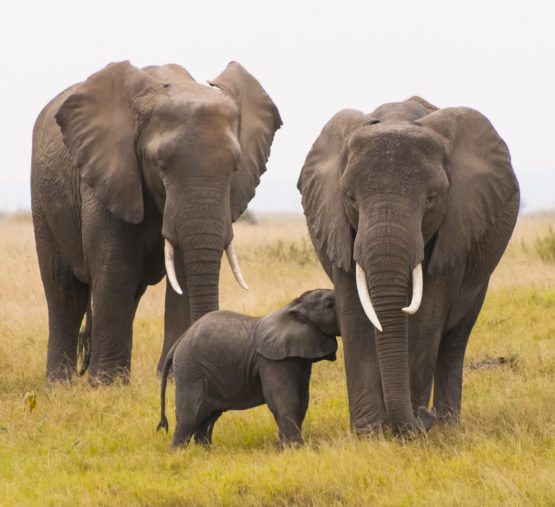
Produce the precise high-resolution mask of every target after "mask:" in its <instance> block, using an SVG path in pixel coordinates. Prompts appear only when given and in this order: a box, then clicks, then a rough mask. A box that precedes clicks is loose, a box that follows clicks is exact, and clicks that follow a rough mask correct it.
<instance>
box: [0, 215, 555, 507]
mask: <svg viewBox="0 0 555 507" xmlns="http://www.w3.org/2000/svg"><path fill="white" fill-rule="evenodd" d="M553 228H555V216H554V215H553V214H551V215H544V216H524V217H523V218H521V219H520V221H519V223H518V226H517V230H516V231H515V234H514V236H513V239H512V240H511V243H510V245H509V248H508V250H507V252H506V254H505V256H504V258H503V260H502V261H501V263H500V265H499V266H498V269H497V270H496V272H495V273H494V275H493V278H492V282H491V285H490V291H489V293H488V296H487V299H486V302H485V305H484V308H483V310H482V313H481V315H480V318H479V320H478V323H477V325H476V327H475V328H474V331H473V335H472V337H471V339H470V344H469V347H468V351H467V355H466V363H465V364H466V366H465V372H464V388H463V408H462V421H461V425H460V426H459V427H442V426H435V427H434V428H432V430H431V432H430V433H429V434H428V435H427V436H426V437H423V438H419V439H416V440H412V441H400V440H397V439H392V438H388V437H379V438H371V439H357V438H356V437H355V436H353V435H352V434H351V433H350V432H349V425H348V409H347V397H346V388H345V376H344V368H343V364H342V356H341V350H340V351H339V354H338V361H337V362H335V363H329V362H326V361H324V362H320V363H318V364H316V365H315V367H314V370H313V376H312V381H311V402H310V406H309V410H308V414H307V418H306V421H305V424H304V428H303V429H304V435H305V438H306V445H304V446H303V447H301V448H294V449H287V450H285V451H282V452H280V451H278V449H277V448H276V432H277V427H276V425H275V423H274V421H273V419H272V417H271V414H270V412H269V411H268V410H267V408H266V407H258V408H257V409H254V410H249V411H245V412H229V413H226V414H224V416H223V417H222V418H221V419H220V420H219V421H218V423H217V425H216V427H215V430H214V444H213V446H212V447H211V448H203V447H201V446H197V445H194V444H192V445H190V446H189V447H188V448H187V449H185V450H180V451H177V452H168V446H169V444H170V441H171V435H172V433H173V429H174V427H175V417H174V415H173V400H174V389H173V383H172V384H170V388H169V390H168V398H169V407H168V416H169V417H168V418H169V422H170V433H169V435H166V434H165V433H163V432H160V433H156V432H155V428H156V425H157V423H158V421H159V416H160V414H159V408H160V399H159V398H160V395H159V379H158V378H157V376H156V373H155V372H156V363H157V361H158V356H159V353H160V349H161V344H162V314H163V284H160V285H158V286H156V287H153V288H150V289H149V290H148V291H147V293H146V295H145V297H144V298H143V300H142V302H141V305H140V307H139V311H138V315H137V318H136V321H135V328H134V329H135V338H134V348H133V363H132V378H131V383H130V385H128V386H122V385H115V386H112V387H106V388H100V389H91V388H90V387H88V384H87V381H86V379H85V378H82V379H79V380H77V381H75V382H74V383H72V384H68V385H57V386H55V387H49V388H47V387H46V386H45V381H44V376H45V361H46V340H47V313H46V303H45V299H44V295H43V290H42V284H41V282H40V276H39V272H38V266H37V261H36V255H35V251H34V240H33V233H32V224H31V222H30V221H29V220H28V218H25V217H12V218H10V219H6V220H4V221H2V222H0V505H7V506H11V505H56V506H58V505H72V506H75V505H284V504H286V505H343V504H345V505H413V504H417V505H418V504H420V505H438V506H439V505H441V506H449V505H461V506H462V505H464V506H466V505H555V445H554V436H555V383H554V376H555V244H554V243H555V233H554V230H553ZM235 230H236V234H235V238H236V239H235V248H236V251H237V254H238V257H239V261H240V264H241V268H242V271H243V275H244V276H245V279H246V280H247V283H248V284H249V286H250V291H249V292H248V293H246V292H244V291H243V290H242V289H240V288H239V287H238V286H237V284H236V283H235V282H234V280H233V279H232V275H231V273H230V270H229V268H228V266H227V265H224V266H223V267H222V280H221V298H220V304H221V307H222V308H225V309H230V310H235V311H239V312H245V313H249V314H253V315H262V314H265V313H268V312H270V311H272V310H273V309H275V308H277V307H279V306H281V305H283V304H285V303H287V302H288V301H289V300H291V299H292V298H294V297H296V296H297V295H299V294H300V293H302V292H303V291H304V290H308V289H312V288H316V287H331V284H330V282H329V280H328V279H327V278H326V276H325V274H324V272H323V270H322V269H321V267H320V266H319V264H318V262H317V260H316V257H315V254H314V252H313V249H312V245H311V243H310V240H309V238H308V234H307V231H306V227H305V225H304V222H303V221H302V220H301V219H297V220H277V219H273V220H270V219H268V220H265V221H261V222H260V223H259V224H258V225H248V224H245V223H240V224H237V226H236V228H235ZM500 357H503V358H504V361H503V362H502V361H491V362H484V361H487V360H489V359H494V360H495V359H497V358H500ZM29 391H36V392H37V393H38V402H37V410H36V411H35V412H34V413H31V412H30V410H29V408H28V407H27V405H26V403H25V401H24V395H25V393H27V392H29Z"/></svg>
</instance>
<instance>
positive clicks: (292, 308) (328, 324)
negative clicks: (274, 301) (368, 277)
mask: <svg viewBox="0 0 555 507" xmlns="http://www.w3.org/2000/svg"><path fill="white" fill-rule="evenodd" d="M339 334H340V333H339V327H338V324H337V313H336V309H335V294H334V293H333V291H332V290H327V289H317V290H312V291H308V292H305V293H304V294H302V295H301V296H299V297H298V298H296V299H295V300H293V301H292V302H291V303H289V304H288V305H286V306H284V307H283V308H280V309H279V310H276V311H275V312H273V313H270V314H269V315H267V316H266V317H263V318H262V319H260V320H259V321H258V322H257V323H256V326H255V328H254V342H255V346H256V350H257V352H258V353H259V354H260V355H262V356H264V357H266V358H267V359H272V360H280V359H285V358H286V357H302V358H305V359H311V360H312V361H313V362H317V361H321V360H322V359H328V360H332V361H334V360H335V352H336V350H337V340H336V336H338V335H339Z"/></svg>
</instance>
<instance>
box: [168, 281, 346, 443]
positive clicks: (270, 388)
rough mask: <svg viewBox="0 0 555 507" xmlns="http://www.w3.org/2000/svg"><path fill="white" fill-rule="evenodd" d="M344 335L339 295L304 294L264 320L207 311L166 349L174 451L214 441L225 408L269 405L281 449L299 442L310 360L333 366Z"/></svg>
mask: <svg viewBox="0 0 555 507" xmlns="http://www.w3.org/2000/svg"><path fill="white" fill-rule="evenodd" d="M337 335H339V329H338V325H337V318H336V310H335V294H334V293H333V291H331V290H324V289H318V290H313V291H309V292H305V293H304V294H303V295H302V296H300V297H298V298H297V299H295V300H294V301H292V302H291V303H289V304H288V305H287V306H284V307H283V308H280V309H279V310H276V311H275V312H273V313H270V314H269V315H267V316H266V317H262V318H260V317H250V316H248V315H241V314H238V313H233V312H228V311H215V312H211V313H208V314H206V315H205V316H204V317H202V318H200V319H199V320H198V321H197V322H195V323H194V324H193V325H192V326H191V327H190V328H189V329H188V330H187V331H186V332H185V333H184V334H183V335H182V336H181V338H180V339H179V340H178V341H177V342H176V344H175V345H174V346H173V347H172V349H171V350H170V351H169V352H168V357H167V358H166V362H165V364H164V368H163V371H162V393H161V398H162V416H161V420H160V424H159V425H158V430H159V429H160V428H165V429H166V432H167V431H168V420H167V419H166V415H165V394H166V382H167V377H168V371H169V369H170V367H171V366H172V365H173V372H174V377H175V415H176V418H177V427H176V429H175V434H174V436H173V441H172V447H176V446H178V445H181V444H184V445H187V443H188V442H189V440H190V439H191V436H193V435H194V437H195V441H196V442H198V443H203V444H210V443H211V441H212V429H213V427H214V423H215V422H216V420H217V419H218V417H220V415H221V414H222V412H225V411H226V410H232V409H234V410H243V409H247V408H251V407H256V406H257V405H262V404H264V403H267V404H268V407H269V408H270V410H271V412H272V414H273V415H274V418H275V420H276V422H277V424H278V427H279V444H280V445H282V444H284V443H290V442H296V441H302V435H301V425H302V423H303V419H304V416H305V414H306V409H307V407H308V383H309V380H310V373H311V369H312V363H314V362H316V361H320V360H322V359H327V360H329V361H335V352H336V350H337V340H336V336H337Z"/></svg>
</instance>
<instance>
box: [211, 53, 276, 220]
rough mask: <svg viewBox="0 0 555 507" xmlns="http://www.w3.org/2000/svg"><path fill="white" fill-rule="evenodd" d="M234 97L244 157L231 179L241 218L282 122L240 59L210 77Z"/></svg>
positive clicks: (235, 209)
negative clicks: (217, 74) (213, 76)
mask: <svg viewBox="0 0 555 507" xmlns="http://www.w3.org/2000/svg"><path fill="white" fill-rule="evenodd" d="M209 84H211V85H212V86H217V87H218V88H220V90H222V91H223V92H224V93H225V94H226V95H228V96H229V97H231V98H232V99H233V100H234V101H235V103H236V104H237V107H238V108H239V114H240V122H239V144H240V146H241V158H240V160H239V163H238V165H237V171H236V172H235V173H234V174H233V178H232V181H231V220H232V221H235V220H237V219H238V218H239V217H240V216H241V214H242V213H243V211H245V209H246V208H247V205H248V203H249V201H250V200H251V199H252V198H253V197H254V193H255V189H256V187H257V185H258V183H260V176H261V175H262V173H264V171H266V162H267V161H268V157H269V156H270V147H271V145H272V141H273V139H274V134H275V132H276V130H277V129H279V127H281V125H282V121H281V117H280V115H279V111H278V109H277V107H276V105H275V104H274V103H273V102H272V99H271V98H270V96H269V95H268V94H267V93H266V92H265V90H264V88H262V86H260V83H259V82H258V81H257V80H256V79H255V78H254V77H253V76H252V75H251V74H249V73H248V72H247V71H246V70H245V69H244V68H243V67H242V66H241V65H240V64H238V63H237V62H231V63H229V65H228V66H227V67H226V69H225V70H224V71H223V72H222V73H221V74H220V75H219V76H218V77H217V78H216V79H214V80H212V81H209Z"/></svg>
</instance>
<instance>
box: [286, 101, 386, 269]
mask: <svg viewBox="0 0 555 507" xmlns="http://www.w3.org/2000/svg"><path fill="white" fill-rule="evenodd" d="M372 122H375V120H373V119H372V118H371V117H370V116H369V115H365V114H363V113H362V112H360V111H356V110H354V109H344V110H343V111H340V112H339V113H337V114H336V115H334V116H333V117H332V118H331V119H330V121H329V122H328V123H327V124H326V125H325V126H324V128H323V129H322V132H321V133H320V135H319V136H318V138H317V139H316V141H315V143H314V144H313V145H312V148H311V150H310V151H309V153H308V155H307V157H306V160H305V163H304V166H303V168H302V170H301V174H300V176H299V181H298V183H297V188H298V189H299V191H300V193H301V195H302V204H303V209H304V214H305V215H306V221H307V224H308V229H309V231H310V236H311V238H312V241H313V243H314V247H315V249H316V251H318V252H320V253H322V254H323V255H324V256H325V257H327V258H328V259H329V260H330V261H331V262H333V263H334V264H335V265H337V266H339V267H340V268H341V269H343V270H345V271H351V270H352V266H351V259H352V252H351V249H352V237H351V236H352V232H351V226H350V224H349V221H348V219H347V215H346V214H345V209H344V206H343V200H342V199H341V194H340V190H339V181H340V178H341V175H342V174H343V170H344V169H345V165H346V162H347V153H346V150H345V148H346V146H347V144H348V139H349V137H350V136H351V135H352V134H353V133H354V132H355V131H356V130H357V129H358V128H359V127H361V126H362V125H365V124H368V123H372Z"/></svg>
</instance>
